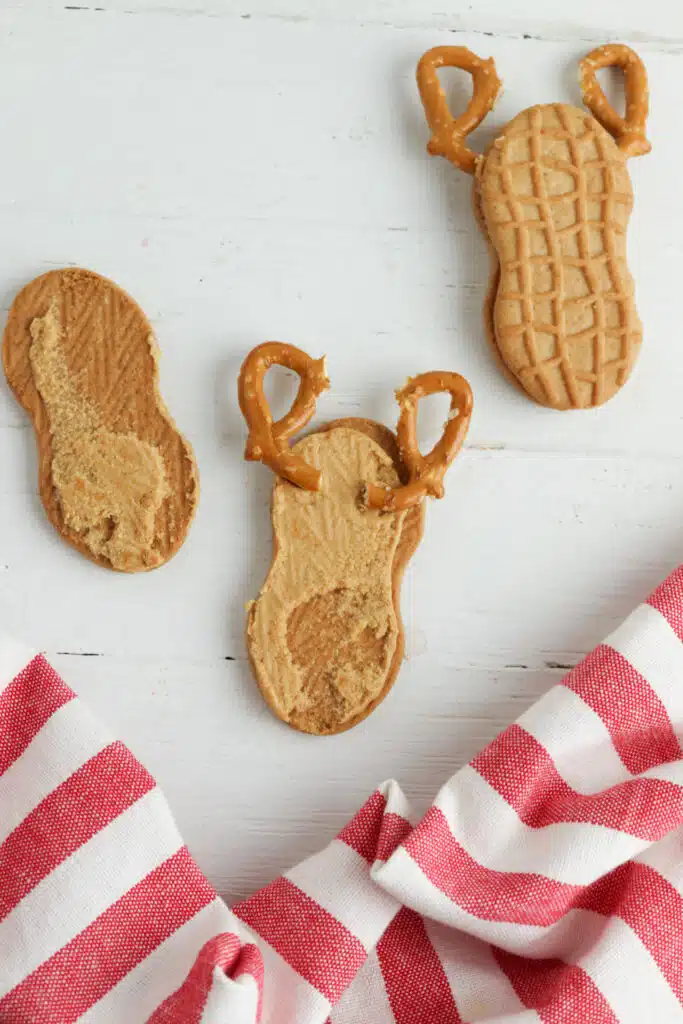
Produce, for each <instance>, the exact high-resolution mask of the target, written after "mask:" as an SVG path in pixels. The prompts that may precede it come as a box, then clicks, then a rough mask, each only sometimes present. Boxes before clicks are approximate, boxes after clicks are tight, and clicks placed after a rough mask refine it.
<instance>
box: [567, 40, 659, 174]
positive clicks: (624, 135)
mask: <svg viewBox="0 0 683 1024" xmlns="http://www.w3.org/2000/svg"><path fill="white" fill-rule="evenodd" d="M612 67H618V68H621V69H622V71H623V72H624V91H625V93H626V116H625V117H620V116H619V114H617V112H616V110H614V108H613V107H612V106H611V105H610V103H609V101H608V100H607V97H606V96H605V94H604V92H603V91H602V89H601V88H600V84H599V82H598V80H597V77H596V74H595V72H596V71H598V70H600V68H612ZM579 82H580V84H581V92H582V93H583V102H584V103H585V104H586V106H587V107H588V109H589V110H590V112H591V114H592V115H593V117H594V118H595V119H596V121H599V122H600V124H601V125H602V126H603V128H605V129H606V130H607V131H608V132H609V133H610V135H613V136H614V138H615V140H616V143H617V145H618V146H619V149H620V150H621V151H622V153H623V154H624V156H627V157H629V156H641V155H643V154H645V153H649V152H650V150H651V148H652V147H651V145H650V143H649V142H648V141H647V139H646V137H645V122H646V120H647V115H648V109H649V91H648V85H647V72H646V71H645V66H644V65H643V62H642V60H641V59H640V57H639V56H638V54H637V53H635V52H634V51H633V50H631V49H630V47H628V46H624V45H622V44H621V43H611V44H608V45H607V46H598V47H597V49H595V50H592V51H591V52H590V53H589V54H588V55H587V56H586V57H584V58H583V60H582V61H581V63H580V65H579Z"/></svg>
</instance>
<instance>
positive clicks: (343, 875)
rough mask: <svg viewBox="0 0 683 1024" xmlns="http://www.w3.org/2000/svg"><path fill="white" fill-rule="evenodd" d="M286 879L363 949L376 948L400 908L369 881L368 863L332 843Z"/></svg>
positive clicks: (350, 851)
mask: <svg viewBox="0 0 683 1024" xmlns="http://www.w3.org/2000/svg"><path fill="white" fill-rule="evenodd" d="M285 878H288V879H289V881H290V882H293V883H294V885H296V886H298V887H299V889H301V890H302V892H305V893H306V895H307V896H310V898H311V899H312V900H315V902H316V903H317V904H318V905H319V906H321V907H322V908H323V909H324V910H326V911H327V912H328V913H329V914H332V916H333V917H334V918H336V920H337V921H339V922H341V924H343V925H345V926H346V928H348V930H349V931H350V932H351V934H352V935H355V937H356V938H357V939H358V940H359V941H360V942H362V943H363V945H364V946H365V948H366V949H371V948H372V947H373V946H375V945H376V944H377V942H378V941H379V939H380V938H381V937H382V935H383V934H384V932H385V931H386V929H387V927H388V925H389V923H390V922H391V920H392V918H393V917H394V916H395V914H396V913H397V912H398V911H399V909H400V907H399V905H398V903H397V902H396V900H394V899H392V898H391V896H389V895H388V893H386V892H385V891H384V890H383V889H380V887H379V886H378V885H376V884H375V883H374V882H373V880H372V878H371V877H370V868H369V865H368V863H367V861H366V860H365V859H364V858H363V857H361V856H360V854H358V853H356V851H355V850H352V849H351V847H350V846H347V845H346V843H342V842H339V840H336V839H335V840H334V841H333V842H332V843H330V845H329V846H328V847H326V848H325V849H324V850H321V852H320V853H317V854H315V855H314V856H313V857H309V858H308V860H305V861H303V862H302V863H301V864H297V866H296V867H294V868H292V869H291V870H290V871H287V872H286V873H285Z"/></svg>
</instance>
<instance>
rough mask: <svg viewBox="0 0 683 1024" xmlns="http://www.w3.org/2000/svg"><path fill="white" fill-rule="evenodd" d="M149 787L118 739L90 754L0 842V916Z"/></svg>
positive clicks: (146, 776) (147, 778) (149, 779)
mask: <svg viewBox="0 0 683 1024" xmlns="http://www.w3.org/2000/svg"><path fill="white" fill-rule="evenodd" d="M153 788H154V779H153V778H152V776H151V775H150V774H149V773H148V772H146V771H145V769H144V768H143V767H142V765H140V764H139V763H138V762H137V761H136V760H135V758H134V757H133V755H132V754H131V753H130V751H129V750H127V749H126V748H125V747H124V746H123V744H122V743H112V744H111V746H109V747H106V748H105V749H104V750H102V751H100V753H99V754H96V755H95V757H93V758H91V760H90V761H87V762H86V764H84V765H83V766H82V767H81V768H79V769H78V771H77V772H74V774H73V775H72V776H71V777H70V778H68V779H67V780H66V781H65V782H63V783H62V784H61V786H58V787H57V789H55V790H53V791H52V793H50V794H49V796H47V797H46V798H45V799H44V800H43V801H42V802H41V803H40V804H39V805H38V806H37V807H36V808H35V809H34V810H33V811H31V813H30V814H29V815H28V816H27V817H26V818H24V820H23V822H22V823H21V824H20V825H19V826H18V827H17V828H15V830H14V831H13V832H12V833H11V834H10V835H9V836H8V838H7V839H6V840H5V842H4V843H2V845H0V879H2V885H1V886H0V921H2V920H3V918H5V917H6V916H7V914H9V912H10V911H11V910H12V909H13V908H14V907H15V906H16V905H17V903H19V901H20V900H22V899H23V898H24V896H26V894H27V893H28V892H30V891H31V889H33V887H34V886H35V885H37V884H38V882H40V880H41V879H42V878H45V876H46V875H49V873H50V872H51V871H54V869H55V868H56V867H57V865H58V864H61V862H62V861H63V860H65V859H66V858H67V857H69V856H70V855H71V854H72V853H73V852H74V851H75V850H77V849H78V848H79V847H80V846H82V845H83V843H86V842H87V841H88V840H89V839H91V838H92V837H93V836H94V835H95V834H96V833H97V832H99V831H100V829H102V828H104V827H105V825H108V824H109V822H111V821H113V820H114V818H116V817H118V815H119V814H121V813H122V812H123V811H125V810H126V808H128V807H130V806H131V805H132V804H134V803H135V802H136V800H139V799H140V797H141V796H143V795H144V794H145V793H147V792H149V790H151V789H153Z"/></svg>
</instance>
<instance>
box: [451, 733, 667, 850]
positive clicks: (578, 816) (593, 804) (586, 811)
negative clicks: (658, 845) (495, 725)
mask: <svg viewBox="0 0 683 1024" xmlns="http://www.w3.org/2000/svg"><path fill="white" fill-rule="evenodd" d="M471 766H472V767H473V768H474V769H475V771H477V772H479V774H480V775H481V776H482V778H484V779H485V780H486V781H487V782H488V784H489V785H490V786H492V787H493V789H495V790H496V791H497V792H498V793H500V795H501V796H502V797H503V798H504V799H505V800H506V801H507V803H509V804H510V805H511V806H512V807H514V809H515V811H516V812H517V814H518V815H519V817H520V818H521V820H522V821H523V822H524V823H525V824H526V825H528V826H529V827H530V828H543V827H544V826H546V825H553V824H556V823H557V822H585V823H588V824H591V825H603V826H604V827H605V828H612V829H618V830H619V831H620V832H627V833H628V834H629V835H632V836H637V837H638V838H639V839H645V840H647V841H648V842H656V841H657V840H658V839H661V838H662V837H663V836H665V835H667V833H669V832H671V831H672V830H673V829H675V828H678V826H679V825H681V824H682V823H683V788H681V787H680V786H676V785H675V784H674V783H673V782H667V781H664V780H661V779H648V778H637V779H628V780H627V781H626V782H622V783H620V784H619V785H618V786H613V787H612V788H611V789H608V790H605V791H604V792H602V793H595V794H593V795H589V796H585V795H584V794H582V793H577V792H576V791H575V790H573V789H572V788H571V787H570V786H568V785H567V783H566V782H565V781H564V779H563V778H562V776H561V775H560V774H559V772H558V771H557V769H556V768H555V764H554V762H553V760H552V758H551V757H550V754H549V753H548V752H547V750H546V749H545V747H542V746H541V744H540V743H539V742H538V740H536V739H535V738H534V737H533V736H530V735H529V733H528V732H526V731H525V730H524V729H522V728H521V726H519V725H511V726H510V727H509V728H508V729H506V730H505V732H503V733H501V734H500V736H498V737H497V738H496V739H495V740H494V741H493V743H491V744H489V746H488V747H487V748H486V749H485V750H484V751H482V753H481V754H478V755H477V756H476V757H475V758H474V759H473V760H472V762H471Z"/></svg>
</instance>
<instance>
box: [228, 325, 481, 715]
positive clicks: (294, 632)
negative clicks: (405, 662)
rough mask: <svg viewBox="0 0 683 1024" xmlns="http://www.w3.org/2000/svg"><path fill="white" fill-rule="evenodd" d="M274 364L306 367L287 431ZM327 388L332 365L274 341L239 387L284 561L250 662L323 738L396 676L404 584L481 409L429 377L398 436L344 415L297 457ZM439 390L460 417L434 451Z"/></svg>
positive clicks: (407, 406) (274, 573) (259, 603)
mask: <svg viewBox="0 0 683 1024" xmlns="http://www.w3.org/2000/svg"><path fill="white" fill-rule="evenodd" d="M273 363H279V364H280V365H284V366H288V367H290V368H292V367H294V365H295V364H296V368H297V372H298V373H299V374H300V375H301V380H302V384H301V387H300V390H299V396H298V397H297V400H296V401H295V404H294V407H293V409H292V411H291V412H290V413H289V414H288V415H287V416H286V417H283V419H282V420H280V421H279V422H278V423H274V422H273V420H272V417H271V416H270V411H269V409H268V407H267V403H266V402H265V399H263V396H262V391H261V386H262V383H263V375H264V373H265V370H266V369H267V367H268V366H270V365H273ZM257 371H258V373H257ZM327 385H328V381H327V378H326V375H325V373H324V370H323V368H322V363H321V361H315V360H312V359H310V357H308V356H307V355H306V354H305V353H303V352H301V351H300V350H298V349H292V348H291V346H280V345H278V344H277V343H273V342H271V343H269V344H267V345H264V346H260V347H259V348H257V349H255V350H254V352H252V353H250V355H249V356H248V357H247V359H246V360H245V362H244V365H243V367H242V372H241V374H240V382H239V393H240V404H241V406H242V411H243V412H244V414H245V418H246V419H247V422H248V424H249V427H250V433H249V439H248V441H247V449H246V456H247V458H250V459H260V461H263V462H265V463H266V464H267V465H269V466H271V467H272V468H274V469H275V470H276V472H278V473H279V476H278V479H277V480H276V482H275V484H274V487H273V499H272V522H273V561H272V564H271V567H270V569H269V572H268V576H267V578H266V580H265V583H264V584H263V587H262V588H261V592H260V594H259V596H258V598H257V599H256V601H254V602H252V603H251V605H250V606H249V612H248V616H247V648H248V651H249V658H250V661H251V665H252V669H253V672H254V675H255V676H256V679H257V682H258V684H259V687H260V689H261V692H262V693H263V695H264V697H265V699H266V701H267V703H268V704H269V706H270V707H271V709H272V710H273V712H274V713H275V714H276V715H277V717H278V718H280V719H281V720H282V721H284V722H286V723H287V724H289V725H291V726H293V727H294V728H296V729H299V730H301V731H303V732H309V733H314V734H316V735H329V734H332V733H338V732H343V731H345V730H346V729H350V728H352V727H353V726H354V725H357V724H358V723H359V722H361V721H362V720H363V719H364V718H366V717H367V716H368V715H369V714H370V713H371V712H372V711H373V710H374V709H375V708H376V707H377V705H378V704H379V703H380V702H381V701H382V700H383V699H384V697H385V696H386V695H387V693H388V692H389V690H390V689H391V687H392V685H393V683H394V680H395V679H396V676H397V674H398V670H399V667H400V664H401V660H402V658H403V626H402V623H401V614H400V588H401V580H402V577H403V571H404V569H405V566H406V565H407V563H408V561H409V560H410V558H411V556H412V554H413V552H414V551H415V549H416V547H417V545H418V543H419V541H420V538H421V536H422V529H423V521H424V514H423V508H424V502H423V500H422V499H423V498H424V496H425V495H426V494H433V495H435V496H440V495H441V494H442V493H443V483H442V481H443V476H444V473H445V471H446V469H447V467H448V466H449V465H450V463H451V462H452V461H453V458H454V457H455V455H456V453H457V451H458V449H459V448H460V446H461V444H462V441H463V439H464V437H465V434H466V432H467V427H468V425H469V420H470V416H471V411H472V395H471V392H470V389H469V386H468V385H467V382H466V381H464V380H463V378H461V377H458V376H457V375H456V374H446V373H443V374H438V373H437V374H423V375H422V376H421V377H417V378H414V379H413V380H412V381H409V382H408V383H407V384H406V386H405V387H404V388H402V389H401V390H400V391H399V392H397V397H398V399H399V403H400V405H401V418H400V419H399V431H398V439H397V437H396V436H395V435H394V434H393V433H392V432H391V431H390V430H388V429H387V428H386V427H383V426H382V425H380V424H379V423H374V422H372V421H371V420H365V419H343V420H336V421H334V422H332V423H330V424H328V425H327V426H326V427H324V428H322V429H321V430H318V431H315V432H314V433H312V434H309V435H308V436H307V437H305V438H304V439H303V440H301V441H299V442H298V443H297V444H295V445H294V446H293V448H292V449H290V448H289V446H288V439H289V437H290V436H291V433H292V432H293V425H294V423H295V422H296V423H299V424H300V425H303V424H304V423H305V422H308V420H309V419H310V417H311V416H312V415H313V411H314V408H315V395H316V394H319V393H320V391H321V390H322V389H323V388H324V387H326V386H327ZM437 391H447V392H449V393H450V395H451V410H450V413H449V418H448V421H447V423H446V425H445V429H444V437H443V438H442V440H441V441H440V442H438V443H437V444H436V445H435V447H434V449H433V450H432V452H430V454H429V455H427V456H422V455H421V454H420V453H419V451H418V450H417V442H416V440H415V422H416V413H417V402H418V401H419V399H420V398H421V397H423V396H424V395H427V394H433V393H435V392H437ZM247 392H250V394H247ZM290 428H291V429H290ZM275 435H277V438H278V440H277V441H274V436H275ZM294 481H298V482H299V486H297V483H296V482H294Z"/></svg>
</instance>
